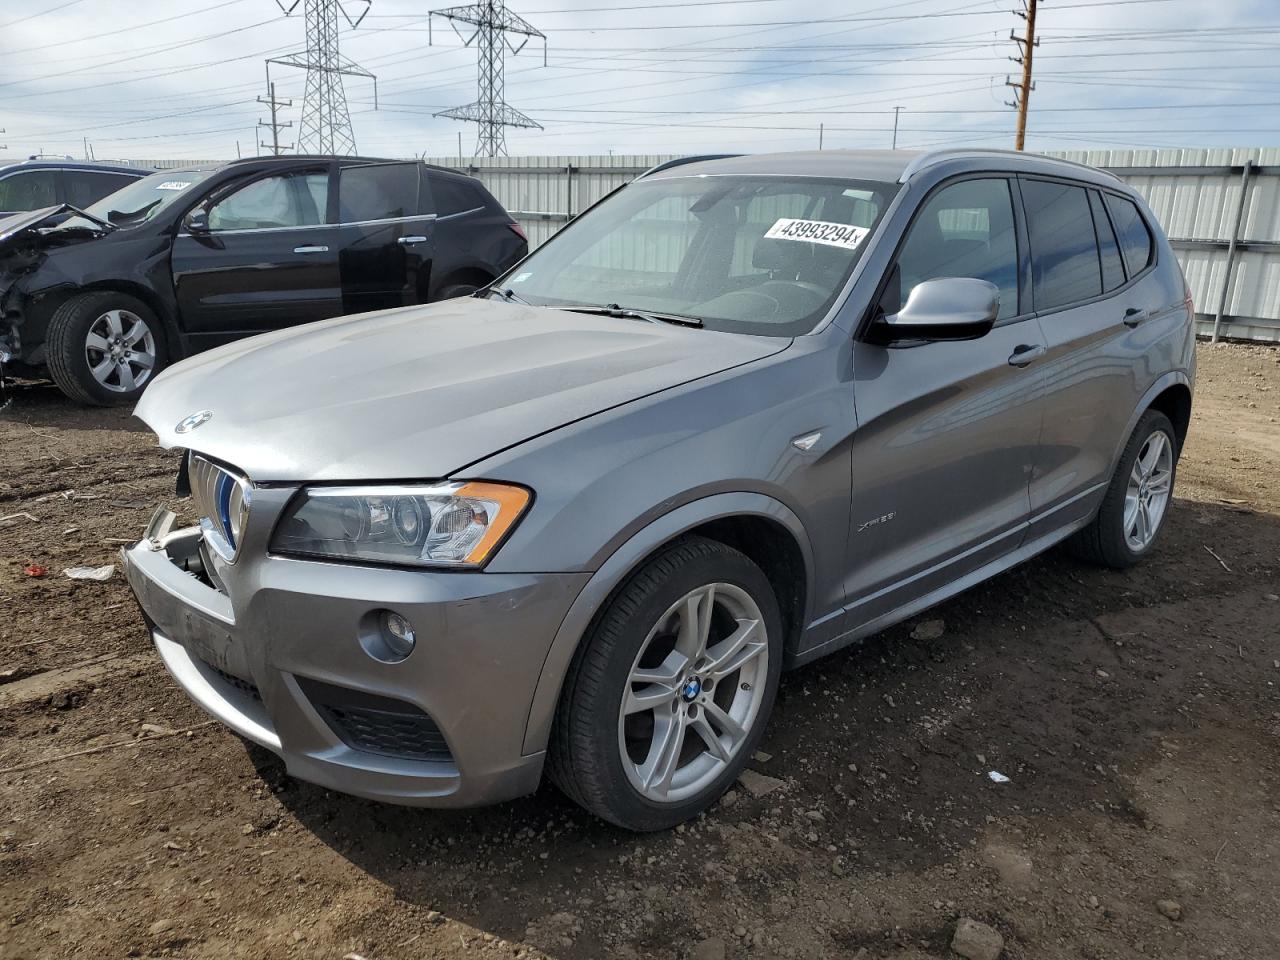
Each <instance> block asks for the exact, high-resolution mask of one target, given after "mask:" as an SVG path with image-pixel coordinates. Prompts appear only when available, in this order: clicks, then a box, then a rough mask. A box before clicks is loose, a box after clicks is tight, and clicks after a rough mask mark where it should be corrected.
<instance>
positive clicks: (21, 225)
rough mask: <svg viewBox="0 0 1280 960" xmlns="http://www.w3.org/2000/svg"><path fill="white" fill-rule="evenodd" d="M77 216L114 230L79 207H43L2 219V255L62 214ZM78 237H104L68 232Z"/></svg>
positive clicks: (63, 205)
mask: <svg viewBox="0 0 1280 960" xmlns="http://www.w3.org/2000/svg"><path fill="white" fill-rule="evenodd" d="M67 213H70V214H76V215H78V216H81V217H84V218H85V219H86V220H90V221H92V222H94V223H98V224H102V225H103V226H104V227H106V228H107V229H109V230H110V229H113V228H112V227H110V225H109V224H104V223H103V221H101V220H99V219H98V218H97V217H95V216H93V215H91V214H88V213H85V212H84V211H83V210H81V209H80V208H79V207H73V206H72V205H71V204H69V203H57V204H54V205H53V206H51V207H41V208H40V209H39V210H29V211H27V212H25V213H14V214H10V215H9V216H7V217H0V253H4V252H7V251H9V250H11V249H12V248H13V247H14V246H15V244H17V243H18V242H19V241H21V240H23V239H24V238H26V237H29V236H30V234H31V231H33V230H35V229H36V228H37V227H41V226H44V225H46V224H48V223H49V222H50V221H51V220H53V219H54V218H55V217H58V216H60V215H62V214H67ZM73 234H74V235H76V236H77V237H78V238H80V239H85V238H88V237H98V236H102V234H101V233H90V232H85V231H68V236H72V235H73Z"/></svg>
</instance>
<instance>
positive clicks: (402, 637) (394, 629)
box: [381, 610, 418, 660]
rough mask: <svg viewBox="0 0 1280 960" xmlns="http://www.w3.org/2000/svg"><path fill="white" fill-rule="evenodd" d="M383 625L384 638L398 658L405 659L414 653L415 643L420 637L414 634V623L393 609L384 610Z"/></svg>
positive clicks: (388, 647)
mask: <svg viewBox="0 0 1280 960" xmlns="http://www.w3.org/2000/svg"><path fill="white" fill-rule="evenodd" d="M381 626H382V639H383V641H384V642H385V643H386V645H387V649H388V650H389V651H390V652H391V654H392V655H393V656H394V657H395V658H396V659H397V660H403V659H404V658H405V657H407V656H408V655H409V654H411V653H413V645H414V644H415V643H417V642H418V638H417V637H416V636H414V633H413V625H412V624H410V623H409V621H408V620H406V619H405V618H404V617H402V616H400V614H398V613H394V612H393V611H391V610H384V611H382V624H381Z"/></svg>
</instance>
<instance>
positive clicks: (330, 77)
mask: <svg viewBox="0 0 1280 960" xmlns="http://www.w3.org/2000/svg"><path fill="white" fill-rule="evenodd" d="M358 2H363V3H364V9H363V10H361V11H360V15H359V16H358V17H355V18H354V19H353V18H352V16H351V15H350V14H349V13H347V9H346V6H344V3H358ZM370 3H372V0H293V2H292V3H289V4H287V5H286V4H285V2H284V0H276V4H277V5H278V6H279V7H280V9H281V10H283V11H284V13H285V16H288V15H289V14H291V13H293V11H294V10H296V9H297V8H298V4H303V7H302V12H303V17H304V19H305V20H306V24H307V49H306V50H305V51H302V52H300V53H291V54H288V55H287V56H283V57H272V58H271V59H269V60H268V61H267V83H268V84H270V83H271V64H273V63H279V64H282V65H284V66H288V67H301V68H302V69H304V70H306V71H307V88H306V92H305V93H304V94H303V96H302V120H301V122H300V123H299V125H298V149H299V150H300V151H302V152H305V153H329V154H338V155H342V156H352V155H354V154H355V153H356V138H355V134H354V133H353V132H352V130H351V114H350V112H349V111H348V110H347V95H346V92H345V91H344V90H343V89H342V78H343V76H354V77H368V78H369V79H370V80H372V81H373V109H375V110H377V109H378V80H377V78H376V77H375V76H374V75H373V74H372V73H370V72H369V71H368V70H366V69H365V68H364V67H362V66H360V65H359V64H358V63H356V62H355V61H353V60H350V59H348V58H347V57H344V56H342V54H341V53H339V52H338V15H339V14H341V15H342V16H343V18H344V19H345V20H346V21H347V24H348V25H349V26H350V27H351V28H352V29H353V30H354V29H355V28H356V27H358V26H360V22H361V21H362V20H363V19H364V17H365V14H366V13H368V12H369V4H370Z"/></svg>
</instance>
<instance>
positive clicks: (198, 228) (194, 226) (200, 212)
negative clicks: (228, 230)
mask: <svg viewBox="0 0 1280 960" xmlns="http://www.w3.org/2000/svg"><path fill="white" fill-rule="evenodd" d="M182 223H183V226H185V227H186V228H187V232H188V233H208V232H209V211H208V210H206V209H204V207H196V209H194V210H192V211H191V212H190V213H188V214H187V218H186V219H185V220H184V221H183V222H182Z"/></svg>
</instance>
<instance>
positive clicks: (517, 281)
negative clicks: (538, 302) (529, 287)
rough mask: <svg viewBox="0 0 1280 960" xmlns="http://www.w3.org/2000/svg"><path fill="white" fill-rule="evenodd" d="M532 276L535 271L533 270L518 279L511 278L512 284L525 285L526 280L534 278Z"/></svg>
mask: <svg viewBox="0 0 1280 960" xmlns="http://www.w3.org/2000/svg"><path fill="white" fill-rule="evenodd" d="M532 276H533V271H532V270H530V271H527V272H525V273H522V274H520V275H519V276H518V277H512V278H511V282H512V283H524V282H525V281H526V280H528V279H529V278H530V277H532Z"/></svg>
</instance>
